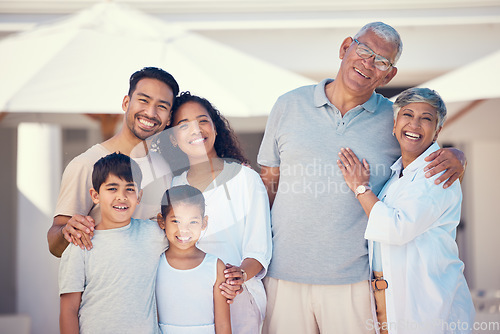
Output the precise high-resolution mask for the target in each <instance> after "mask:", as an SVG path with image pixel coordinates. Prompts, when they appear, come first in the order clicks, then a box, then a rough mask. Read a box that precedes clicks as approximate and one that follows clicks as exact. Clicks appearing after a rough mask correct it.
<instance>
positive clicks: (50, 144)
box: [16, 123, 61, 334]
mask: <svg viewBox="0 0 500 334" xmlns="http://www.w3.org/2000/svg"><path fill="white" fill-rule="evenodd" d="M17 157H18V160H17V188H18V210H17V216H18V224H17V252H16V259H17V261H16V263H17V268H16V269H17V277H16V282H17V312H18V313H19V314H26V315H29V316H30V318H31V323H32V331H31V333H32V334H47V333H58V331H59V322H58V318H59V294H58V287H57V274H58V264H59V260H58V259H56V258H55V257H54V256H52V255H51V254H50V253H49V251H48V249H47V237H46V235H47V231H48V229H49V227H50V226H51V224H52V216H53V212H54V208H55V201H56V199H57V193H58V190H59V183H60V178H61V131H60V127H59V126H57V125H49V124H41V123H22V124H20V125H19V128H18V150H17Z"/></svg>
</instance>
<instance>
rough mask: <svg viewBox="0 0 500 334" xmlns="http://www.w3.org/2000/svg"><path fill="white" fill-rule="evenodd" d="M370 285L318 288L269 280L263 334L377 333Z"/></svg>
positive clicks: (367, 283) (269, 278)
mask: <svg viewBox="0 0 500 334" xmlns="http://www.w3.org/2000/svg"><path fill="white" fill-rule="evenodd" d="M369 284H370V283H369V282H368V281H362V282H359V283H355V284H346V285H316V284H302V283H294V282H289V281H284V280H279V279H275V278H272V277H266V278H264V286H265V288H266V294H267V311H266V318H265V319H264V325H263V330H262V333H263V334H319V333H321V334H334V333H339V334H346V333H356V334H358V333H375V331H374V329H373V321H372V313H371V302H370V287H369Z"/></svg>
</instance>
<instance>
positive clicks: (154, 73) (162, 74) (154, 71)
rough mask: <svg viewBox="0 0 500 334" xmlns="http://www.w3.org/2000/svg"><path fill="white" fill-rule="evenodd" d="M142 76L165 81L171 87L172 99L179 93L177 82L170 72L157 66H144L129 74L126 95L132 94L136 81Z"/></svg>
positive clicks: (142, 77)
mask: <svg viewBox="0 0 500 334" xmlns="http://www.w3.org/2000/svg"><path fill="white" fill-rule="evenodd" d="M144 78H149V79H156V80H159V81H161V82H163V83H165V84H166V85H167V86H168V87H170V89H172V93H173V94H174V100H175V97H176V96H177V94H179V84H178V83H177V81H176V80H175V78H174V77H173V76H172V75H171V74H170V73H168V72H167V71H165V70H162V69H161V68H158V67H144V68H143V69H141V70H139V71H136V72H134V73H133V74H132V75H131V76H130V80H129V89H128V96H132V94H133V93H134V91H135V87H136V86H137V83H138V82H139V81H140V80H142V79H144Z"/></svg>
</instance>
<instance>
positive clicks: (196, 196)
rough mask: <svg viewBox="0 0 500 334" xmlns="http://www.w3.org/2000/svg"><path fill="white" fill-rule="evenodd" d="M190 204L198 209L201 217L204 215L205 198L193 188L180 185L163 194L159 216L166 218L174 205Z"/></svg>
mask: <svg viewBox="0 0 500 334" xmlns="http://www.w3.org/2000/svg"><path fill="white" fill-rule="evenodd" d="M179 203H182V204H192V205H196V206H198V207H199V208H200V212H201V216H202V217H203V216H204V215H205V197H203V194H202V193H201V191H199V190H198V189H196V188H195V187H192V186H188V185H182V186H175V187H172V188H170V189H168V190H167V191H165V193H164V194H163V197H162V199H161V215H162V217H163V219H165V218H167V215H168V213H169V212H170V210H172V207H173V205H174V204H179Z"/></svg>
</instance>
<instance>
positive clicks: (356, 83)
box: [337, 30, 397, 97]
mask: <svg viewBox="0 0 500 334" xmlns="http://www.w3.org/2000/svg"><path fill="white" fill-rule="evenodd" d="M358 41H359V42H360V43H363V44H364V45H366V46H367V47H369V48H370V49H371V50H372V51H373V52H375V53H376V54H378V55H380V56H382V57H384V58H386V59H388V60H389V61H390V62H391V63H394V60H395V57H396V53H397V47H396V45H394V44H393V43H391V42H388V41H386V40H384V39H383V38H381V37H379V36H377V35H376V34H375V33H374V32H373V31H371V30H367V31H366V33H364V34H363V35H361V36H359V37H358ZM357 46H358V43H356V42H354V40H353V39H352V38H351V37H348V38H346V39H345V40H344V42H343V43H342V45H341V47H340V58H341V59H342V63H341V65H340V69H339V73H338V75H337V80H341V81H342V83H343V84H344V85H345V87H346V88H347V89H349V90H350V91H352V92H354V93H355V94H356V95H361V96H368V97H369V96H370V95H371V94H372V93H373V91H374V90H375V88H377V87H381V86H384V85H386V84H387V83H389V81H391V80H392V78H393V77H394V76H395V75H396V73H397V69H396V68H395V67H389V69H387V70H385V71H381V70H379V69H378V68H377V67H375V65H374V57H373V56H372V57H370V58H368V59H363V58H361V57H360V56H359V55H358V54H357V53H356V48H357Z"/></svg>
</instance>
